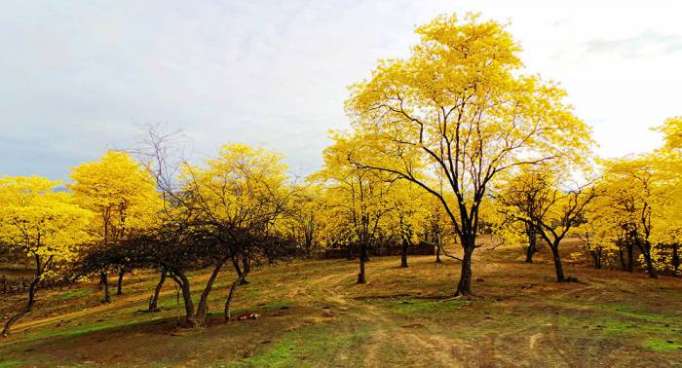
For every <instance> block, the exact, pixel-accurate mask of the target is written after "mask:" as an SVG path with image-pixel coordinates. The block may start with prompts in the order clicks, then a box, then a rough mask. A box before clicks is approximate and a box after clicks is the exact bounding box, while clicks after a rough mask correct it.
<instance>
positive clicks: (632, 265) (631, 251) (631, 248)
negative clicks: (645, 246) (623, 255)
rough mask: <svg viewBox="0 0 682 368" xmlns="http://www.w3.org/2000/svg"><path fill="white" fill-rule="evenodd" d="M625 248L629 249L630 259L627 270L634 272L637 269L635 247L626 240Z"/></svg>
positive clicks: (628, 259) (628, 255) (628, 257)
mask: <svg viewBox="0 0 682 368" xmlns="http://www.w3.org/2000/svg"><path fill="white" fill-rule="evenodd" d="M625 250H626V251H627V261H628V266H627V269H626V271H628V272H634V271H635V247H634V245H633V244H632V243H631V242H629V241H628V242H626V244H625Z"/></svg>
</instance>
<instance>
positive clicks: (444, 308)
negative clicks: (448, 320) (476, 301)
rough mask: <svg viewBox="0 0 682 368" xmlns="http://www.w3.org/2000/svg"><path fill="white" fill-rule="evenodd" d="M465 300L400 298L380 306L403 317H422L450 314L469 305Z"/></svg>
mask: <svg viewBox="0 0 682 368" xmlns="http://www.w3.org/2000/svg"><path fill="white" fill-rule="evenodd" d="M469 303H470V302H469V301H466V300H432V299H415V298H401V299H398V300H392V301H389V302H382V303H380V304H383V305H385V306H386V307H388V309H389V310H391V311H393V312H395V313H398V314H401V315H405V316H422V315H430V314H434V313H450V312H453V311H456V310H458V309H460V308H462V307H463V306H465V305H467V304H469Z"/></svg>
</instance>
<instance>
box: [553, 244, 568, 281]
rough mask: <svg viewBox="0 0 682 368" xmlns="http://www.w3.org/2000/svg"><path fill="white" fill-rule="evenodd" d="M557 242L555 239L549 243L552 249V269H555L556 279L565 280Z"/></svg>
mask: <svg viewBox="0 0 682 368" xmlns="http://www.w3.org/2000/svg"><path fill="white" fill-rule="evenodd" d="M559 242H560V240H557V241H555V242H554V243H552V244H551V245H550V248H551V249H552V258H553V259H554V270H555V271H556V281H557V282H565V281H566V276H565V275H564V266H563V265H562V264H561V254H560V253H559Z"/></svg>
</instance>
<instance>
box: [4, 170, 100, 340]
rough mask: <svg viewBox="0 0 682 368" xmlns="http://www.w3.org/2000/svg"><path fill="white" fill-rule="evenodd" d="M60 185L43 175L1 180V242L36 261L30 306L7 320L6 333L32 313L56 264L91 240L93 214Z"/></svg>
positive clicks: (30, 286) (27, 303)
mask: <svg viewBox="0 0 682 368" xmlns="http://www.w3.org/2000/svg"><path fill="white" fill-rule="evenodd" d="M59 185H60V183H59V182H55V181H51V180H48V179H45V178H40V177H5V178H2V179H0V244H4V245H7V246H11V247H17V248H19V249H21V250H22V252H23V253H25V254H26V255H27V256H28V257H30V258H32V260H33V263H34V275H33V280H32V281H31V284H30V285H29V288H28V300H27V302H26V305H25V306H24V307H23V308H21V310H20V311H19V312H18V313H16V314H15V315H13V316H12V317H10V318H9V319H8V320H7V321H6V322H5V325H4V328H3V331H2V335H5V336H6V335H7V334H8V333H9V331H10V328H11V327H12V325H13V324H14V323H15V322H17V321H18V320H19V319H20V318H21V317H23V316H24V315H26V314H27V313H29V312H31V310H32V309H33V305H34V304H35V296H36V292H37V290H38V287H39V285H40V283H41V281H42V280H43V279H44V278H45V277H46V275H48V274H49V273H50V272H51V271H52V270H53V269H54V267H55V265H56V264H59V263H61V262H64V261H69V260H71V259H73V258H74V256H75V246H76V245H77V244H79V243H82V242H85V241H87V240H88V238H87V233H86V232H85V230H86V226H87V223H88V221H89V220H90V218H91V213H90V212H89V211H87V210H84V209H82V208H80V207H78V206H77V205H76V204H74V202H73V200H72V197H71V195H70V194H69V193H65V192H57V191H55V188H56V187H58V186H59Z"/></svg>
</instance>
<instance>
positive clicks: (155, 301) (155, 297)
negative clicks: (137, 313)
mask: <svg viewBox="0 0 682 368" xmlns="http://www.w3.org/2000/svg"><path fill="white" fill-rule="evenodd" d="M164 282H166V270H165V269H162V270H161V277H160V278H159V282H158V283H157V284H156V287H155V288H154V294H152V297H151V299H150V300H149V308H148V311H149V312H150V313H151V312H158V311H159V294H161V288H163V284H164Z"/></svg>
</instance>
